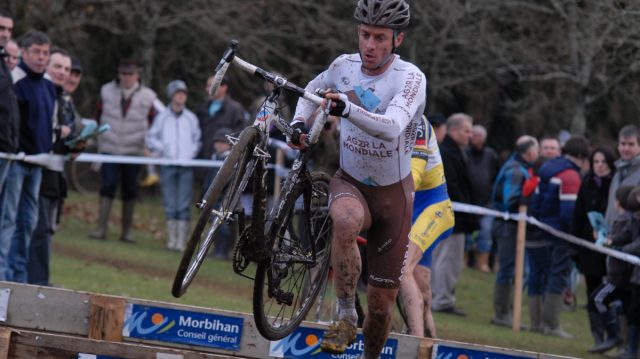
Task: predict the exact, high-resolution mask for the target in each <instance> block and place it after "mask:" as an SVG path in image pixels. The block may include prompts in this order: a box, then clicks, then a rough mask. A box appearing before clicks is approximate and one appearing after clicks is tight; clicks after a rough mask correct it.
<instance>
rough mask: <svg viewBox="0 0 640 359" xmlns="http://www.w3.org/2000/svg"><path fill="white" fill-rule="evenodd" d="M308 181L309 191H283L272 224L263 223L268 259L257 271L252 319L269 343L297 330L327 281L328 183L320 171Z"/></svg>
mask: <svg viewBox="0 0 640 359" xmlns="http://www.w3.org/2000/svg"><path fill="white" fill-rule="evenodd" d="M311 178H312V179H311V180H312V186H311V188H310V186H309V184H310V183H309V181H308V179H307V180H306V181H301V182H299V183H297V184H296V185H294V186H293V188H292V189H291V190H286V189H285V191H283V198H282V200H283V201H282V202H281V204H280V207H279V210H278V213H277V215H276V216H275V220H274V221H273V222H270V223H268V224H267V231H266V233H267V241H269V243H272V249H273V254H272V255H271V257H270V258H269V259H267V260H265V261H263V262H261V263H260V264H258V268H257V269H256V278H255V283H254V288H253V314H254V319H255V322H256V327H257V328H258V331H259V332H260V334H262V336H263V337H265V338H267V339H269V340H278V339H282V338H284V337H286V336H287V335H289V334H290V333H291V332H293V331H294V330H295V329H296V328H297V327H298V325H299V324H300V322H301V321H302V320H303V319H304V318H305V317H306V315H307V313H308V312H309V309H311V307H312V306H313V304H314V302H315V298H316V296H317V295H318V292H319V291H320V289H321V288H322V287H323V285H324V281H326V280H327V276H328V271H329V266H330V252H331V225H330V220H329V214H328V208H327V205H328V199H329V180H330V178H329V176H328V175H326V174H324V173H319V172H318V173H314V174H312V176H311ZM305 201H307V202H306V203H307V204H308V206H309V207H308V208H305V205H304V203H305ZM314 254H315V255H314Z"/></svg>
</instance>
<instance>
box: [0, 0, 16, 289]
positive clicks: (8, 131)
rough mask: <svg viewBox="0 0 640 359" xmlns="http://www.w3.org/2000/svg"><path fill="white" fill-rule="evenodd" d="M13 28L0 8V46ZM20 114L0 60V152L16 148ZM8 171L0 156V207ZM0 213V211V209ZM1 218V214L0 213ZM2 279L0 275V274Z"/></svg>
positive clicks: (0, 258)
mask: <svg viewBox="0 0 640 359" xmlns="http://www.w3.org/2000/svg"><path fill="white" fill-rule="evenodd" d="M12 29H13V19H12V18H11V15H9V13H7V12H6V11H4V10H2V9H0V46H3V47H5V49H6V46H7V44H8V43H9V42H11V31H12ZM19 116H20V114H19V113H18V102H17V100H16V94H15V92H14V90H13V84H12V80H11V68H8V65H7V64H5V62H4V61H0V118H1V119H2V121H0V152H5V153H14V152H16V150H17V148H18V133H19V130H20V127H19V126H20V117H19ZM8 171H9V160H6V159H2V158H0V207H1V206H2V205H1V204H2V203H4V200H3V199H2V194H1V193H2V188H3V187H4V181H5V178H6V177H7V172H8ZM0 213H1V211H0ZM0 218H1V215H0ZM1 241H2V239H1V238H0V273H1V272H3V270H2V269H1V268H2V266H3V264H4V260H5V257H4V256H3V253H2V250H1V249H2V248H3V247H4V246H3V245H2V244H1ZM0 279H2V275H0Z"/></svg>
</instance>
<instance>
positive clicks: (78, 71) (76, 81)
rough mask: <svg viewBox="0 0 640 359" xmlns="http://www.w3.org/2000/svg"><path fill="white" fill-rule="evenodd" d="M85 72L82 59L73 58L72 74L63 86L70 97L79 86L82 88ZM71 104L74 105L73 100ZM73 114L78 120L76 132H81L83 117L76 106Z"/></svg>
mask: <svg viewBox="0 0 640 359" xmlns="http://www.w3.org/2000/svg"><path fill="white" fill-rule="evenodd" d="M83 71H84V69H83V68H82V64H81V63H80V59H78V58H77V57H75V56H71V72H70V73H69V76H68V77H67V81H65V83H64V85H63V88H64V91H65V92H66V93H68V94H69V96H71V95H73V94H74V93H75V92H76V90H77V89H78V86H80V81H82V72H83ZM71 104H72V105H73V99H71ZM73 112H74V114H75V119H76V130H77V131H79V130H80V126H78V123H79V122H80V120H81V119H82V116H80V114H79V113H78V110H77V109H76V107H75V105H74V106H73Z"/></svg>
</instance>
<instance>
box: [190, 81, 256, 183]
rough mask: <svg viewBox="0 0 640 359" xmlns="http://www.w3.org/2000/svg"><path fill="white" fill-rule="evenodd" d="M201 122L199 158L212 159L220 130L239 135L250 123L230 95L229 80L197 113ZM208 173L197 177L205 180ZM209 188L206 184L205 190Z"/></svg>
mask: <svg viewBox="0 0 640 359" xmlns="http://www.w3.org/2000/svg"><path fill="white" fill-rule="evenodd" d="M212 81H213V76H212V77H209V79H207V87H206V90H207V91H208V89H209V87H211V82H212ZM197 115H198V120H199V121H200V130H201V131H202V148H200V153H199V154H198V158H202V159H210V158H211V156H212V155H213V152H214V148H213V140H212V138H213V135H214V134H215V133H216V131H218V129H220V128H223V127H226V128H229V129H231V130H232V131H233V133H234V134H235V135H238V134H239V133H240V132H241V131H242V130H243V129H244V128H245V127H246V126H247V125H248V122H249V115H248V113H247V111H245V110H244V108H243V107H242V105H240V104H239V103H238V102H236V101H235V100H234V99H232V98H231V96H230V95H229V82H228V79H227V78H224V79H223V80H222V83H221V84H220V87H218V90H217V91H216V93H214V94H213V95H211V96H209V98H208V99H207V101H206V102H205V103H204V104H203V105H202V106H201V107H200V109H199V110H198V112H197ZM205 174H206V171H202V170H197V171H196V176H197V177H199V179H200V180H204V177H205ZM207 187H208V183H205V185H204V188H207Z"/></svg>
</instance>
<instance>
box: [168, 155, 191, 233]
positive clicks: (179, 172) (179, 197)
mask: <svg viewBox="0 0 640 359" xmlns="http://www.w3.org/2000/svg"><path fill="white" fill-rule="evenodd" d="M160 184H161V186H162V199H163V201H164V213H165V216H166V217H167V219H177V220H186V221H188V220H189V219H190V204H191V201H192V199H193V170H192V169H191V168H186V167H180V166H160Z"/></svg>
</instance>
